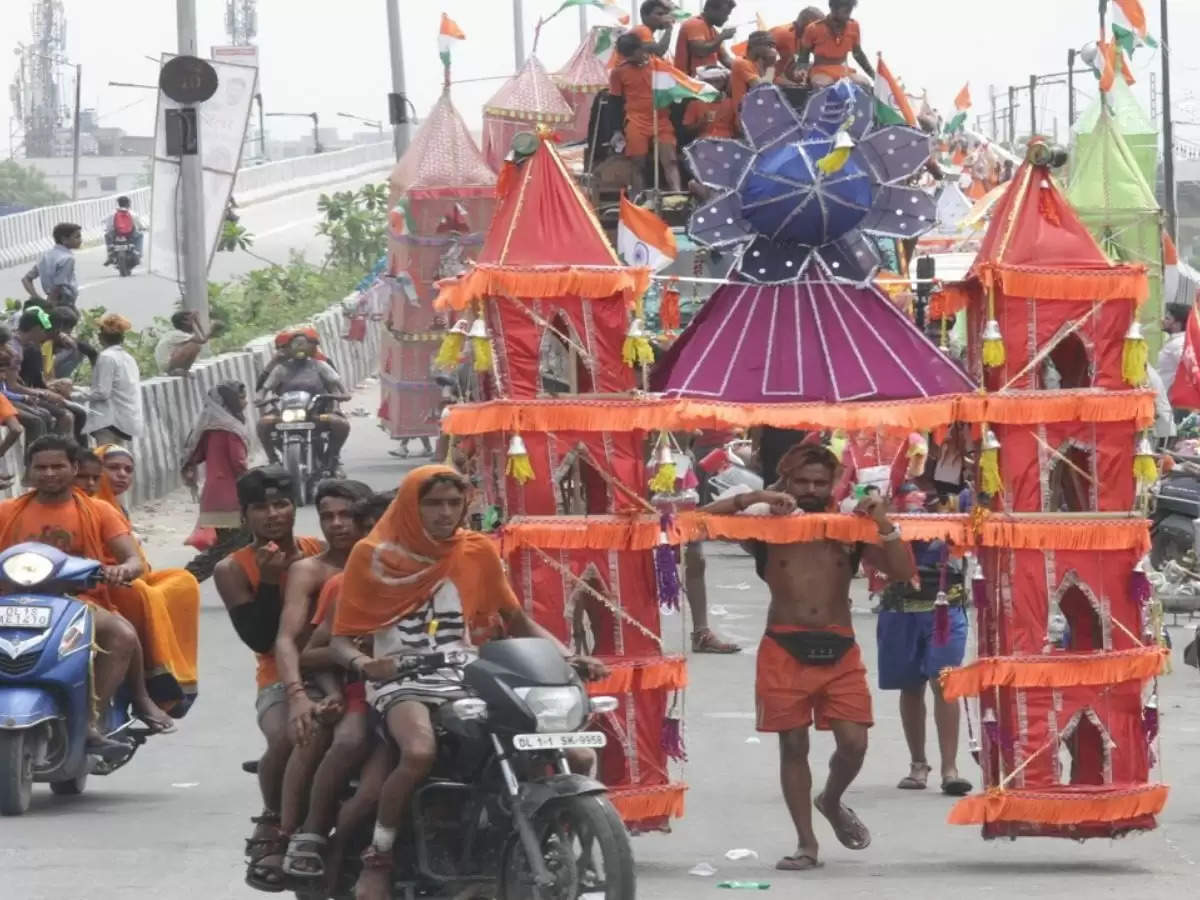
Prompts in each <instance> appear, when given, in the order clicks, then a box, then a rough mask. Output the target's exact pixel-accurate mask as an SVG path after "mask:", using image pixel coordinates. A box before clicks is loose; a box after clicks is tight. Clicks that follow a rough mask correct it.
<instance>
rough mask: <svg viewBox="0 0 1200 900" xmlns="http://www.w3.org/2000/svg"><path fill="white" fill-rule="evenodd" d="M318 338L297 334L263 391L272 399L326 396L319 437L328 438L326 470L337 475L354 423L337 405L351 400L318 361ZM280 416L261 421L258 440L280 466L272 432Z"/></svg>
mask: <svg viewBox="0 0 1200 900" xmlns="http://www.w3.org/2000/svg"><path fill="white" fill-rule="evenodd" d="M315 337H316V336H315V334H311V333H308V332H295V333H293V334H291V336H290V338H289V339H288V341H287V344H286V345H285V346H284V347H283V348H282V349H281V351H280V353H279V355H278V356H277V357H276V360H273V361H272V368H271V370H270V374H269V375H268V376H267V380H266V382H265V383H264V384H263V385H262V388H261V390H262V391H263V392H264V393H265V394H267V395H268V396H275V397H281V396H282V395H283V394H286V393H290V392H293V391H303V392H304V393H307V394H313V395H316V394H326V395H328V397H329V399H327V400H323V401H322V402H321V405H320V408H319V409H318V412H319V413H320V417H319V419H318V430H317V433H318V434H326V435H327V436H328V441H329V445H328V451H327V458H326V460H325V466H324V468H325V469H326V470H328V471H330V472H336V471H338V470H339V469H340V468H341V451H342V446H343V445H344V444H345V443H346V439H347V438H348V437H350V422H349V420H348V419H347V418H346V417H345V416H344V415H343V414H342V412H341V410H340V409H338V407H337V403H339V402H345V401H347V400H349V399H350V395H349V394H348V393H347V392H346V388H345V386H344V385H343V384H342V379H341V376H340V375H338V373H337V371H336V370H335V369H334V368H333V366H331V365H330V364H329V363H328V362H326V361H324V359H321V358H318V356H319V354H318V353H317V342H316V339H315ZM279 421H280V417H279V415H278V414H267V415H264V416H262V417H261V418H260V419H259V421H258V439H259V441H260V442H261V443H262V446H263V448H264V449H265V450H266V451H267V458H268V459H269V460H270V462H271V463H272V464H276V463H278V462H279V459H278V454H277V453H276V451H275V446H274V443H273V441H272V432H273V431H274V429H275V426H276V425H278V424H279Z"/></svg>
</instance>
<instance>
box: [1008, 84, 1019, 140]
mask: <svg viewBox="0 0 1200 900" xmlns="http://www.w3.org/2000/svg"><path fill="white" fill-rule="evenodd" d="M1016 148H1017V89H1016V88H1015V87H1013V86H1012V85H1011V84H1010V85H1009V86H1008V149H1009V150H1016Z"/></svg>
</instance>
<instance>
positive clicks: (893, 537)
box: [879, 525, 900, 544]
mask: <svg viewBox="0 0 1200 900" xmlns="http://www.w3.org/2000/svg"><path fill="white" fill-rule="evenodd" d="M879 539H880V540H881V541H883V542H884V543H885V544H891V543H894V542H896V541H898V540H900V526H899V525H892V530H891V531H889V532H887V534H884V533H883V532H880V534H879Z"/></svg>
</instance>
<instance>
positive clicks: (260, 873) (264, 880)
mask: <svg viewBox="0 0 1200 900" xmlns="http://www.w3.org/2000/svg"><path fill="white" fill-rule="evenodd" d="M250 821H251V822H253V823H254V824H255V825H257V826H259V829H255V830H256V832H258V831H259V830H261V832H262V833H256V834H255V835H253V836H251V837H248V838H246V884H247V885H249V886H250V887H252V888H254V889H255V890H256V891H265V892H266V893H268V894H278V893H281V892H282V891H283V871H282V869H280V861H282V857H283V854H285V853H286V852H287V844H288V842H287V838H286V837H285V836H284V834H283V833H282V832H281V831H280V830H279V816H277V815H275V814H274V813H263V814H262V815H261V816H254V817H253V818H251V819H250ZM272 859H276V860H278V861H276V862H273V863H272V862H270V861H269V860H272Z"/></svg>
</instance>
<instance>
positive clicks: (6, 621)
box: [0, 606, 50, 628]
mask: <svg viewBox="0 0 1200 900" xmlns="http://www.w3.org/2000/svg"><path fill="white" fill-rule="evenodd" d="M49 625H50V607H48V606H0V628H46V627H48V626H49Z"/></svg>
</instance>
